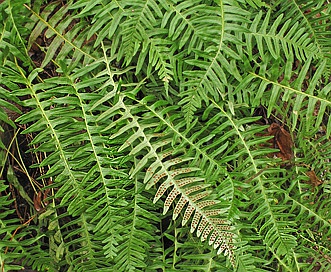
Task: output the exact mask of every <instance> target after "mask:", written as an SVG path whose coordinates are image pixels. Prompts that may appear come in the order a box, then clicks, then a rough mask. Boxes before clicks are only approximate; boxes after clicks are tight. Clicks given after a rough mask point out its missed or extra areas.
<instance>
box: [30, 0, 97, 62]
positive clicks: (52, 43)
mask: <svg viewBox="0 0 331 272" xmlns="http://www.w3.org/2000/svg"><path fill="white" fill-rule="evenodd" d="M58 4H59V3H57V2H54V3H53V4H52V5H48V6H46V8H45V10H44V11H42V12H41V14H38V13H36V12H35V11H34V10H33V9H31V8H30V7H29V6H27V5H26V8H27V9H28V10H29V11H30V12H31V13H32V14H33V16H35V17H36V18H38V21H37V22H36V25H35V26H34V29H33V31H32V32H31V35H30V37H29V45H28V48H31V46H32V45H33V44H34V43H36V40H37V38H38V37H39V36H42V35H44V36H45V39H46V40H47V41H48V42H49V45H47V46H45V48H43V50H44V51H46V54H45V57H44V58H43V60H42V63H41V67H42V68H43V67H45V66H46V65H47V64H48V63H49V62H50V61H51V60H60V59H61V60H64V59H70V60H71V61H70V62H69V64H70V66H69V67H71V68H70V69H73V67H75V66H76V65H77V64H78V63H79V61H80V59H81V58H83V57H84V63H85V64H88V63H90V62H91V61H93V60H95V57H93V56H92V55H91V53H90V50H91V48H89V46H88V45H87V44H86V43H87V40H86V38H85V37H86V32H87V30H88V29H87V28H86V26H87V23H86V22H83V21H81V22H80V23H76V22H75V18H74V16H72V15H71V14H70V13H69V5H70V4H68V5H64V6H61V7H60V8H59V9H58V10H57V11H56V12H55V14H51V12H52V11H53V10H54V8H55V9H56V8H57V6H58ZM49 16H51V18H48V17H49ZM73 24H75V27H74V28H71V25H73ZM55 25H56V27H54V26H55ZM84 28H85V29H84ZM45 49H46V50H45Z"/></svg>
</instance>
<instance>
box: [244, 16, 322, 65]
mask: <svg viewBox="0 0 331 272" xmlns="http://www.w3.org/2000/svg"><path fill="white" fill-rule="evenodd" d="M262 16H263V17H264V18H263V19H262ZM283 17H284V14H283V13H281V14H280V15H279V16H278V17H277V18H276V19H274V18H272V11H271V10H269V11H268V13H267V14H266V15H264V13H263V12H262V11H260V12H259V13H258V14H257V15H256V16H255V17H254V20H253V22H252V24H251V26H250V29H249V30H250V33H245V36H246V40H247V43H246V44H247V51H248V56H249V57H250V59H251V60H252V59H253V54H254V53H253V52H254V50H253V48H255V46H256V47H257V49H258V55H259V56H260V57H261V59H262V61H264V62H266V61H267V60H266V58H265V52H268V53H269V54H271V56H272V57H273V58H274V59H278V58H279V57H281V56H282V55H283V54H284V57H285V58H286V59H292V58H293V57H292V56H293V55H294V54H295V56H296V57H297V58H298V59H299V60H300V61H304V60H306V59H307V58H310V57H314V58H317V57H319V54H320V52H319V49H318V47H317V46H316V44H315V43H314V41H313V40H312V39H311V38H310V37H309V33H307V31H306V29H305V28H303V27H302V25H299V23H298V21H296V20H293V19H292V18H291V19H288V20H287V21H284V20H283ZM271 19H272V24H271V23H270V20H271ZM253 37H254V40H255V42H254V41H253V39H252V38H253Z"/></svg>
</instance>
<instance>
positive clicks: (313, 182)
mask: <svg viewBox="0 0 331 272" xmlns="http://www.w3.org/2000/svg"><path fill="white" fill-rule="evenodd" d="M306 175H307V176H308V177H309V179H310V183H311V185H312V186H313V187H316V186H318V185H321V184H322V183H323V181H321V180H320V179H319V178H318V177H317V176H316V174H315V171H314V170H311V171H308V172H307V173H306Z"/></svg>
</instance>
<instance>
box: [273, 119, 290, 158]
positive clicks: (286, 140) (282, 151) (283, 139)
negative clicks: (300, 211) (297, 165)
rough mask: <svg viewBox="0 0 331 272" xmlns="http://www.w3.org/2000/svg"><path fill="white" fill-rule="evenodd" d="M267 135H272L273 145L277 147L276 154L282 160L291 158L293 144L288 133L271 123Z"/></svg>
mask: <svg viewBox="0 0 331 272" xmlns="http://www.w3.org/2000/svg"><path fill="white" fill-rule="evenodd" d="M268 135H272V136H274V138H273V147H274V148H278V149H279V152H277V153H276V156H277V157H278V158H281V159H282V160H283V161H287V160H291V159H292V158H293V146H294V144H293V141H292V137H291V135H290V133H288V132H287V131H286V130H285V129H284V128H283V127H281V126H280V125H278V124H276V123H272V124H271V125H270V127H269V128H268Z"/></svg>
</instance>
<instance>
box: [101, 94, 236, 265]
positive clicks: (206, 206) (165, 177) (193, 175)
mask: <svg viewBox="0 0 331 272" xmlns="http://www.w3.org/2000/svg"><path fill="white" fill-rule="evenodd" d="M114 95H115V94H114ZM152 99H153V97H146V98H145V99H143V100H142V101H140V102H139V103H140V104H138V105H130V104H128V105H126V104H125V102H126V100H129V98H128V97H126V96H124V95H122V94H120V95H119V96H118V102H117V103H116V105H114V107H112V108H110V109H109V110H107V111H105V112H104V113H103V114H101V115H100V118H99V121H102V122H106V120H109V119H108V118H113V116H115V115H117V114H120V115H121V117H120V118H118V119H117V120H116V121H115V122H113V123H111V124H110V125H109V126H107V127H106V128H105V132H107V131H111V129H112V128H113V127H116V126H118V127H117V129H116V130H117V132H116V133H115V134H113V135H112V136H111V139H116V138H118V137H125V139H126V140H125V142H124V144H123V145H122V146H121V148H120V149H119V151H121V150H125V149H126V148H128V147H130V146H131V151H130V153H129V155H130V156H134V157H136V158H138V157H140V158H139V162H138V164H137V165H136V167H135V168H134V169H133V171H132V174H131V175H132V176H135V175H136V174H137V173H138V172H140V171H141V170H142V169H146V174H145V177H144V183H147V188H150V187H152V186H153V185H154V184H157V183H159V182H162V184H161V185H160V186H159V188H158V191H157V193H156V194H155V198H154V203H155V202H156V201H157V200H158V199H160V198H161V197H162V196H163V195H164V193H165V192H166V191H167V190H168V189H169V188H172V190H171V191H170V192H169V194H168V196H167V198H166V200H165V203H164V214H165V213H166V212H167V211H168V209H169V208H170V206H171V205H172V203H173V202H174V200H175V199H176V198H177V196H180V199H179V201H178V202H177V204H176V207H175V209H174V211H173V219H176V218H177V217H178V215H179V214H180V212H181V211H182V210H183V208H184V207H185V205H186V204H187V207H186V210H185V213H184V217H183V221H182V224H183V225H185V224H186V223H187V221H188V220H189V219H190V218H191V216H192V215H193V213H194V216H193V219H192V222H191V232H195V231H197V236H198V237H200V236H201V240H202V241H204V240H206V239H207V238H208V241H209V244H210V245H213V247H214V248H215V249H218V253H221V252H223V251H225V254H227V255H229V258H230V260H231V262H232V264H233V265H235V263H234V253H233V246H232V243H233V238H232V237H233V233H231V232H228V231H227V230H230V229H231V228H230V227H229V226H227V224H228V223H227V220H223V219H220V218H214V216H216V215H220V214H222V209H215V208H213V206H215V205H216V204H217V201H215V200H212V199H210V198H209V197H208V196H209V195H210V193H211V192H210V191H206V190H205V188H206V185H204V184H200V183H201V181H202V180H203V178H201V177H200V175H201V174H199V172H200V169H199V168H197V167H195V166H194V165H192V160H193V159H194V158H190V157H189V156H187V155H186V156H183V155H184V154H185V153H186V152H185V150H183V149H182V148H179V149H176V148H175V149H174V147H172V146H174V145H178V144H177V143H176V142H172V141H171V138H169V136H170V135H171V134H172V133H173V132H174V131H173V130H172V129H171V128H172V127H173V126H174V124H172V122H173V121H175V118H176V115H173V118H172V121H171V122H170V123H166V124H162V123H161V126H160V125H159V124H160V123H159V121H160V119H163V118H165V115H168V114H169V113H170V112H171V110H174V109H175V108H176V107H164V108H163V106H164V105H166V103H165V101H159V102H156V103H154V104H152V105H150V104H149V101H150V100H152ZM146 107H147V108H149V109H151V110H152V111H153V112H156V113H157V115H156V116H153V115H150V114H148V112H147V113H146V117H145V118H143V117H142V118H137V117H136V116H134V115H133V112H134V113H135V114H137V112H142V114H143V113H144V111H146ZM105 118H106V119H105ZM154 120H155V121H154ZM156 121H158V122H156ZM167 126H168V128H167ZM171 130H172V131H171ZM159 131H161V132H159ZM169 133H171V134H169ZM177 133H178V134H179V132H178V131H177Z"/></svg>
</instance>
